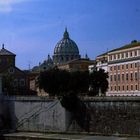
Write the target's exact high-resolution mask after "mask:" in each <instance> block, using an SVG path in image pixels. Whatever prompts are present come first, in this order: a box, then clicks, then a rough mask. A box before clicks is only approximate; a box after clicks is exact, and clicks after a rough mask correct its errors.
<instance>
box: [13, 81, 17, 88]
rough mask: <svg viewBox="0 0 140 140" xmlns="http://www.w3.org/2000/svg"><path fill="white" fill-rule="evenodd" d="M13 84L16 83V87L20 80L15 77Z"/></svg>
mask: <svg viewBox="0 0 140 140" xmlns="http://www.w3.org/2000/svg"><path fill="white" fill-rule="evenodd" d="M13 85H14V87H16V86H18V80H17V79H14V82H13Z"/></svg>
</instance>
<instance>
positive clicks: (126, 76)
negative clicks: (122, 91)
mask: <svg viewBox="0 0 140 140" xmlns="http://www.w3.org/2000/svg"><path fill="white" fill-rule="evenodd" d="M126 80H127V81H128V73H126Z"/></svg>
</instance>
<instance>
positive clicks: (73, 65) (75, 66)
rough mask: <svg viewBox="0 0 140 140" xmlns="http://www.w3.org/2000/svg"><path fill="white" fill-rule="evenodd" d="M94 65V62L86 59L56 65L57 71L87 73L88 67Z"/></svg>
mask: <svg viewBox="0 0 140 140" xmlns="http://www.w3.org/2000/svg"><path fill="white" fill-rule="evenodd" d="M93 64H94V65H95V61H94V60H89V59H86V58H79V59H75V60H71V61H69V62H67V63H65V64H60V65H58V68H59V69H63V70H68V71H70V72H72V71H88V67H89V65H93Z"/></svg>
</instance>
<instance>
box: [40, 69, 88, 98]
mask: <svg viewBox="0 0 140 140" xmlns="http://www.w3.org/2000/svg"><path fill="white" fill-rule="evenodd" d="M88 76H89V74H88V72H72V73H70V72H68V71H65V70H59V69H57V68H54V69H51V70H48V71H45V72H41V73H40V76H39V88H40V89H44V90H45V91H46V92H48V93H49V95H50V96H55V95H57V96H63V95H67V94H68V93H69V92H71V91H72V92H74V93H75V94H80V93H84V92H87V91H88V85H89V78H88Z"/></svg>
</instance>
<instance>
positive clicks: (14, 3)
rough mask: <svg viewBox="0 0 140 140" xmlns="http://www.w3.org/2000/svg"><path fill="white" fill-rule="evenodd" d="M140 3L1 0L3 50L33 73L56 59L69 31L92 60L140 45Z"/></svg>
mask: <svg viewBox="0 0 140 140" xmlns="http://www.w3.org/2000/svg"><path fill="white" fill-rule="evenodd" d="M139 7H140V0H0V44H2V43H4V44H5V48H6V49H8V50H10V51H12V52H14V53H15V54H17V57H16V65H17V66H18V67H19V68H21V69H28V67H29V63H30V65H31V67H33V66H35V65H38V64H39V62H43V61H44V59H46V58H47V55H48V53H49V54H51V55H52V54H53V50H54V47H55V45H56V43H57V42H58V41H59V40H60V39H61V38H62V36H63V32H64V29H65V27H66V26H67V28H68V32H69V34H70V37H71V39H73V40H74V41H75V42H76V43H77V45H78V47H79V50H80V54H81V56H82V57H84V55H85V53H87V54H88V56H89V57H90V58H91V59H95V57H96V56H97V55H99V54H101V53H104V52H106V51H107V49H108V50H110V49H113V48H116V47H121V46H122V45H125V44H127V43H130V42H131V40H134V39H136V40H140V33H139V31H140V8H139Z"/></svg>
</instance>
